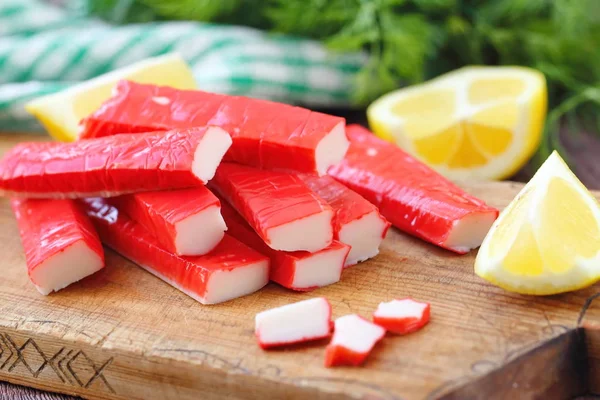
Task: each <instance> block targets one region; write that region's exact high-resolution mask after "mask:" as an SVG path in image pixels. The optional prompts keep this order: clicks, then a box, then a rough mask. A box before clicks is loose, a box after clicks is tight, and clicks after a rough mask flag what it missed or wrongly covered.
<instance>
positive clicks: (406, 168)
mask: <svg viewBox="0 0 600 400" xmlns="http://www.w3.org/2000/svg"><path fill="white" fill-rule="evenodd" d="M346 133H347V134H348V137H349V138H350V142H351V145H350V149H349V150H348V154H347V155H346V158H345V159H344V160H343V161H342V162H341V163H340V164H338V165H335V166H333V167H332V168H330V169H329V171H328V172H329V175H331V176H332V177H333V178H335V179H336V180H338V181H339V182H341V183H343V184H344V185H346V186H348V187H349V188H350V189H352V190H354V191H355V192H357V193H359V194H360V195H362V196H363V197H365V198H366V199H367V200H369V201H370V202H371V203H373V204H375V205H376V206H377V207H378V208H379V211H380V212H381V214H383V216H384V217H385V218H387V219H388V220H389V221H390V222H391V223H392V224H393V225H394V226H395V227H397V228H399V229H400V230H402V231H404V232H406V233H409V234H411V235H414V236H417V237H419V238H421V239H424V240H426V241H428V242H431V243H433V244H435V245H438V246H440V247H443V248H445V249H448V250H452V251H454V252H456V253H459V254H464V253H466V252H468V251H469V250H471V249H474V248H476V247H479V246H480V245H481V242H482V241H483V238H484V237H485V235H486V234H487V232H488V231H489V229H490V227H491V226H492V223H493V222H494V220H495V219H496V218H497V217H498V210H496V209H495V208H492V207H490V206H488V205H486V204H485V203H484V202H483V201H481V200H479V199H477V198H475V197H473V196H470V195H468V194H467V193H465V192H464V191H463V190H462V189H461V188H459V187H458V186H456V185H455V184H453V183H452V182H450V181H449V180H447V179H446V178H444V177H443V176H441V175H439V174H438V173H437V172H435V171H434V170H432V169H431V168H429V167H427V166H426V165H425V164H423V163H421V162H420V161H418V160H416V159H415V158H413V157H412V156H410V155H408V154H407V153H405V152H404V151H402V150H401V149H400V148H399V147H397V146H396V145H394V144H392V143H389V142H386V141H383V140H381V139H379V138H377V137H375V135H373V134H371V133H370V132H369V131H368V130H366V129H365V128H363V127H361V126H359V125H351V126H348V128H347V130H346Z"/></svg>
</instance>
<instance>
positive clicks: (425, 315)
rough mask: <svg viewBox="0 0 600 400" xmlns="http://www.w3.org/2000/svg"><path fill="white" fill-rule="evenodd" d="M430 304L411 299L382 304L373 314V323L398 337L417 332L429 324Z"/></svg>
mask: <svg viewBox="0 0 600 400" xmlns="http://www.w3.org/2000/svg"><path fill="white" fill-rule="evenodd" d="M430 308H431V307H430V305H429V303H421V302H418V301H415V300H413V299H411V298H405V299H397V300H392V301H390V302H387V303H380V304H379V306H378V307H377V310H375V312H374V313H373V322H375V323H376V324H377V325H379V326H381V327H383V328H385V329H386V330H387V331H389V332H393V333H396V334H398V335H405V334H407V333H411V332H415V331H418V330H419V329H421V328H422V327H423V326H425V325H426V324H427V323H428V322H429V315H430Z"/></svg>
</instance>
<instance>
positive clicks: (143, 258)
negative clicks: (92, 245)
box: [84, 198, 269, 304]
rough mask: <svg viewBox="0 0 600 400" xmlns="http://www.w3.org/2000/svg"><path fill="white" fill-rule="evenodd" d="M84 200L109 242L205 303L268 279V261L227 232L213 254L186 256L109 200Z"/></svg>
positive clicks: (256, 286) (228, 297) (259, 285)
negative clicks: (166, 246) (156, 237)
mask: <svg viewBox="0 0 600 400" xmlns="http://www.w3.org/2000/svg"><path fill="white" fill-rule="evenodd" d="M84 201H85V204H86V206H87V211H88V215H90V218H91V219H92V222H93V223H94V226H95V227H96V230H97V231H98V234H99V235H100V238H101V239H102V242H103V243H104V244H106V245H107V246H109V247H110V248H112V249H113V250H115V251H116V252H117V253H119V254H121V255H122V256H123V257H125V258H128V259H129V260H131V261H132V262H134V263H136V264H137V265H139V266H140V267H142V268H143V269H145V270H146V271H148V272H150V273H151V274H153V275H155V276H156V277H158V278H160V279H162V280H163V281H165V282H167V283H168V284H169V285H171V286H173V287H175V288H176V289H179V290H180V291H182V292H183V293H185V294H187V295H188V296H190V297H191V298H193V299H195V300H197V301H199V302H200V303H202V304H215V303H221V302H224V301H227V300H231V299H234V298H237V297H241V296H245V295H247V294H250V293H253V292H255V291H257V290H259V289H260V288H262V287H263V286H265V285H266V284H267V282H268V281H269V259H268V258H267V257H265V256H263V255H261V254H259V253H258V252H256V251H254V250H252V249H250V248H249V247H248V246H246V245H244V244H242V243H240V242H238V241H237V240H235V239H233V238H232V237H230V236H228V235H225V236H224V237H223V240H222V241H221V242H220V243H219V245H218V246H217V247H216V248H215V249H214V250H213V251H211V252H210V253H208V254H205V255H203V256H194V257H182V256H178V255H176V254H174V253H171V252H170V251H168V250H165V249H164V248H163V247H162V246H160V244H159V242H158V241H157V240H156V239H155V238H154V236H152V235H151V234H150V233H149V232H148V231H147V230H146V229H144V228H143V227H142V226H141V225H140V224H138V223H136V222H134V221H133V220H131V219H130V218H129V217H128V216H127V215H125V214H124V213H122V212H119V210H118V209H117V208H116V207H114V206H112V205H111V204H109V203H108V202H107V201H106V200H104V199H100V198H92V199H86V200H84Z"/></svg>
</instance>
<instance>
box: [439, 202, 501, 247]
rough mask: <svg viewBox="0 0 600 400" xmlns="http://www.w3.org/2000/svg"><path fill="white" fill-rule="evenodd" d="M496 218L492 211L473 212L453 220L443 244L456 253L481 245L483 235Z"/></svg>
mask: <svg viewBox="0 0 600 400" xmlns="http://www.w3.org/2000/svg"><path fill="white" fill-rule="evenodd" d="M495 220H496V214H494V213H490V212H488V213H473V214H469V215H467V216H466V217H464V218H462V219H459V220H456V221H454V223H453V224H452V230H451V231H450V233H449V234H448V238H447V239H446V242H444V246H445V247H447V248H449V249H452V250H454V251H456V252H458V253H467V252H469V251H471V250H472V249H475V248H477V247H479V246H481V242H483V239H484V238H485V235H487V233H488V232H489V230H490V228H491V227H492V224H493V223H494V221H495Z"/></svg>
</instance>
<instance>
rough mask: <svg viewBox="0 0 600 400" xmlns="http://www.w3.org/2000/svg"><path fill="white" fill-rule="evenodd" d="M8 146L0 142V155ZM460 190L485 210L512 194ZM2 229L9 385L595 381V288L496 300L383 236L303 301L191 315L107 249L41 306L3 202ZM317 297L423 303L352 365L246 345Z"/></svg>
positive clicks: (173, 393)
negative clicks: (267, 316) (415, 328)
mask: <svg viewBox="0 0 600 400" xmlns="http://www.w3.org/2000/svg"><path fill="white" fill-rule="evenodd" d="M18 140H19V138H15V139H14V140H12V139H8V140H7V138H0V146H3V148H0V152H1V151H3V150H5V149H6V148H8V147H10V145H11V144H13V143H16V142H17V141H18ZM9 142H12V143H9ZM463 186H464V187H465V188H466V189H467V190H468V191H469V192H470V193H472V194H474V195H476V196H479V197H481V198H483V199H485V200H487V201H488V202H489V203H490V204H492V205H494V206H497V207H504V206H505V205H506V204H507V203H508V202H509V201H510V200H511V199H512V198H513V197H514V195H515V194H516V192H517V191H518V190H519V188H520V187H521V186H520V184H515V183H470V184H468V185H463ZM0 226H1V227H2V229H0V254H2V256H3V257H2V262H1V264H0V270H1V271H2V272H1V275H0V276H1V277H2V279H0V379H1V380H6V381H8V382H12V383H16V384H20V385H26V386H32V387H36V388H39V389H44V390H50V391H55V392H62V393H67V394H71V395H80V396H83V397H86V398H95V399H148V398H160V399H198V398H202V399H210V398H215V399H218V398H234V397H239V398H253V399H265V398H290V399H293V398H299V399H306V398H315V399H319V398H323V399H338V398H340V399H341V398H349V397H350V398H369V399H433V398H447V399H451V398H482V399H484V398H485V399H494V398H520V399H526V398H544V399H562V398H569V397H574V396H579V395H583V394H585V393H586V392H587V390H588V387H589V385H588V383H589V381H594V379H591V378H593V377H596V378H599V379H600V376H597V375H590V373H592V374H595V373H596V372H593V371H594V369H593V368H591V367H589V365H588V362H589V364H591V362H592V361H591V360H594V359H600V356H598V350H597V349H599V348H600V335H595V334H594V333H588V331H589V332H593V330H592V329H591V328H590V327H592V326H593V325H594V323H599V322H600V305H599V304H600V300H596V301H592V297H593V295H594V294H595V293H597V292H598V288H599V287H600V286H598V285H594V286H592V287H590V288H588V289H584V290H580V291H577V292H573V293H568V294H563V295H556V296H546V297H532V296H522V295H517V294H513V293H509V292H506V291H504V290H502V289H499V288H496V287H494V286H492V285H490V284H488V283H487V282H485V281H483V280H481V279H480V278H478V277H477V276H475V275H474V273H473V260H474V256H475V253H471V254H468V255H465V256H458V255H454V254H451V253H449V252H447V251H444V250H441V249H438V248H436V247H434V246H431V245H428V244H426V243H423V242H422V241H419V240H417V239H414V238H411V237H408V236H406V235H404V234H402V233H400V232H398V231H396V230H391V231H390V233H389V235H388V237H387V238H386V240H385V242H384V244H383V246H382V249H381V254H380V255H379V256H378V257H376V258H375V259H373V260H371V261H369V262H365V263H363V264H361V265H358V266H355V267H351V268H349V269H348V270H346V271H345V272H344V276H343V280H342V282H340V283H338V284H335V285H332V286H329V287H326V288H322V289H319V290H316V291H314V292H310V293H293V292H290V291H287V290H284V289H283V288H281V287H278V286H276V285H269V286H268V287H267V288H265V289H264V290H262V291H260V292H259V293H256V294H253V295H250V296H246V297H244V298H240V299H236V300H234V301H230V302H227V303H225V304H221V305H214V306H202V305H201V304H199V303H197V302H195V301H194V300H192V299H191V298H189V297H187V296H185V295H184V294H182V293H180V292H179V291H177V290H175V289H173V288H171V287H170V286H168V285H166V284H164V283H163V282H162V281H160V280H158V279H157V278H155V277H154V276H152V275H150V274H148V273H146V272H145V271H143V270H141V269H140V268H138V267H136V266H135V265H133V264H132V263H130V262H128V261H126V260H125V259H123V258H122V257H120V256H118V255H117V254H115V253H113V252H112V251H109V250H107V254H106V260H107V268H105V269H104V270H103V271H101V272H99V273H97V274H95V275H94V276H92V277H89V278H87V279H85V280H83V281H81V282H79V283H77V284H74V285H72V286H70V287H69V288H67V289H65V290H63V291H61V292H59V293H56V294H53V295H50V296H47V297H44V296H41V295H40V294H39V293H37V291H36V290H35V289H34V287H33V286H32V285H31V283H30V282H29V281H28V279H27V276H26V272H25V264H24V259H23V254H22V250H21V247H20V243H19V237H18V234H17V229H16V226H15V222H14V218H13V216H12V213H11V212H10V209H9V207H8V202H7V201H6V200H1V201H0ZM315 296H325V297H327V298H328V299H329V300H330V301H331V303H332V305H333V312H334V316H335V317H338V316H341V315H344V314H348V313H358V314H361V315H363V316H365V317H370V315H371V313H372V311H373V310H374V309H375V308H376V306H377V304H378V303H379V302H381V301H387V300H389V299H391V298H394V297H403V296H412V297H414V298H415V299H419V300H424V301H429V302H430V303H431V304H432V319H431V323H430V324H429V325H427V326H426V327H425V328H424V329H423V330H422V331H420V332H417V333H414V334H411V335H408V336H405V337H394V336H388V337H386V338H385V339H384V340H383V342H382V343H380V344H379V345H378V346H377V347H376V349H375V350H374V351H373V353H372V354H371V356H370V358H369V359H368V361H367V363H366V364H365V366H364V367H363V368H336V369H326V368H324V367H323V357H324V345H325V343H316V344H312V345H308V346H298V347H296V348H293V349H286V350H281V351H270V352H264V351H262V350H260V349H259V348H258V346H257V345H256V341H255V338H254V335H253V322H254V321H253V320H254V315H255V313H256V312H258V311H261V310H264V309H267V308H271V307H276V306H279V305H283V304H287V303H290V302H293V301H298V300H302V299H307V298H311V297H315ZM597 303H598V304H597ZM584 306H585V307H584ZM580 319H581V321H582V322H585V324H587V325H585V326H587V327H588V329H584V328H580V327H579V326H580V325H579V322H578V321H579V320H580ZM588 349H590V350H589V352H588ZM588 353H589V354H591V356H590V357H588ZM596 370H597V368H596ZM592 387H593V386H592Z"/></svg>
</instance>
